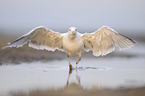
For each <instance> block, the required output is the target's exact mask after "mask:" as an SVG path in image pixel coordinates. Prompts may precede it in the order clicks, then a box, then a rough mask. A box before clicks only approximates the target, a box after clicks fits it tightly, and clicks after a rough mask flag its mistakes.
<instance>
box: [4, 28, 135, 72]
mask: <svg viewBox="0 0 145 96" xmlns="http://www.w3.org/2000/svg"><path fill="white" fill-rule="evenodd" d="M27 42H28V43H29V44H28V46H29V47H32V48H35V49H38V50H44V49H45V50H48V51H53V52H54V51H55V50H56V49H57V50H59V51H63V52H65V53H66V54H67V57H68V60H69V68H70V69H72V65H71V63H70V59H69V56H78V59H77V61H76V64H78V63H79V61H80V60H81V55H82V52H84V51H86V52H88V51H92V54H93V55H94V56H104V55H107V54H109V53H111V52H113V51H114V50H115V48H116V47H117V48H118V49H119V50H123V49H127V48H130V47H132V46H133V43H135V41H134V40H132V39H130V38H128V37H126V36H123V35H121V34H119V33H117V32H116V31H115V30H113V29H112V28H110V27H108V26H102V27H101V28H100V29H98V30H97V31H95V32H92V33H84V34H81V33H79V32H78V31H77V28H75V27H70V28H69V29H68V32H67V33H59V32H55V31H53V30H51V29H47V28H46V27H44V26H39V27H36V28H35V29H33V30H32V31H30V32H29V33H27V34H25V35H23V36H21V37H19V38H18V39H16V40H15V41H13V42H11V43H8V45H6V46H5V47H3V49H5V48H7V47H16V48H18V47H22V46H23V45H24V44H27Z"/></svg>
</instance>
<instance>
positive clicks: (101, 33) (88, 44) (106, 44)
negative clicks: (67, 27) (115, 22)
mask: <svg viewBox="0 0 145 96" xmlns="http://www.w3.org/2000/svg"><path fill="white" fill-rule="evenodd" d="M82 39H83V41H84V46H85V50H86V51H89V50H92V51H93V55H95V56H100V55H102V56H103V55H106V54H108V53H111V52H112V51H114V50H115V46H116V47H118V48H119V50H122V49H126V48H130V47H132V46H133V43H135V41H133V40H132V39H130V38H128V37H125V36H123V35H120V34H119V33H117V32H115V31H114V30H113V29H111V28H109V27H106V26H103V27H101V28H100V29H99V30H97V31H96V32H94V33H90V34H89V33H85V34H84V35H83V36H82Z"/></svg>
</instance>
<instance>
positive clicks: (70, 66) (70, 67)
mask: <svg viewBox="0 0 145 96" xmlns="http://www.w3.org/2000/svg"><path fill="white" fill-rule="evenodd" d="M67 58H68V60H69V69H70V72H71V71H72V65H71V63H70V59H69V55H67Z"/></svg>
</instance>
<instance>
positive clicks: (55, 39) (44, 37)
mask: <svg viewBox="0 0 145 96" xmlns="http://www.w3.org/2000/svg"><path fill="white" fill-rule="evenodd" d="M62 38H63V36H62V34H60V33H58V32H54V31H52V30H50V29H47V28H45V27H43V26H41V27H37V28H35V29H33V30H32V31H31V32H29V33H28V34H25V35H23V36H21V37H20V38H18V39H16V40H15V41H14V42H12V43H9V44H8V45H7V46H5V47H4V48H7V47H22V46H23V45H24V44H26V43H27V42H29V47H32V48H35V49H38V50H39V49H40V50H43V49H46V50H49V51H55V50H56V49H58V50H61V51H62V50H63V47H62Z"/></svg>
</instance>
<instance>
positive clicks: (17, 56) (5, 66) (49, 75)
mask: <svg viewBox="0 0 145 96" xmlns="http://www.w3.org/2000/svg"><path fill="white" fill-rule="evenodd" d="M11 40H14V39H13V38H9V39H7V38H0V65H1V66H0V74H1V75H0V77H1V78H3V79H1V80H0V82H1V87H0V96H88V95H91V96H96V95H98V96H144V95H145V77H144V74H145V67H144V66H145V52H144V51H143V50H144V48H145V43H139V44H137V45H136V46H135V47H134V48H132V49H129V50H126V51H121V52H119V51H117V52H113V53H111V54H109V55H107V56H105V57H99V58H97V57H94V56H93V55H92V54H91V52H89V53H84V54H83V56H82V61H81V62H80V63H79V66H78V69H74V70H73V72H72V73H69V69H68V60H67V57H66V54H65V53H63V52H59V51H56V52H54V53H53V52H48V51H46V50H43V51H41V50H40V51H38V50H35V49H32V48H28V47H27V45H26V46H24V47H22V48H7V49H5V50H2V49H1V48H2V47H3V46H4V45H5V44H6V43H7V42H8V41H11ZM75 60H76V58H75V57H71V62H72V64H73V66H74V68H76V65H75ZM88 64H89V65H88ZM114 78H115V79H114ZM17 81H18V82H17Z"/></svg>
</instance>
